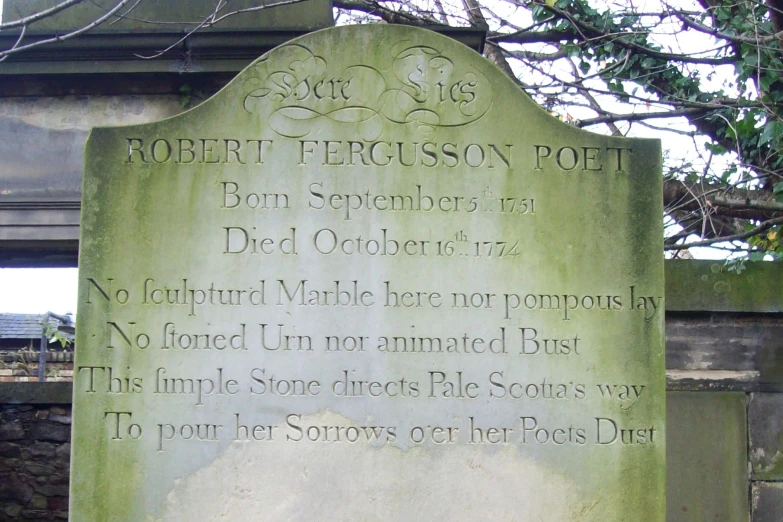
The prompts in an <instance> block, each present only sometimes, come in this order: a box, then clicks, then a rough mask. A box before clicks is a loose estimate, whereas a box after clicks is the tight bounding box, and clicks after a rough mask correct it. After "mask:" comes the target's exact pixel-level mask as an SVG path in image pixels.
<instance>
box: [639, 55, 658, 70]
mask: <svg viewBox="0 0 783 522" xmlns="http://www.w3.org/2000/svg"><path fill="white" fill-rule="evenodd" d="M656 63H657V62H656V61H655V58H650V57H647V58H645V59H644V60H642V67H644V68H646V69H649V68H651V67H653V66H654V65H655V64H656Z"/></svg>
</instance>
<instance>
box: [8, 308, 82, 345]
mask: <svg viewBox="0 0 783 522" xmlns="http://www.w3.org/2000/svg"><path fill="white" fill-rule="evenodd" d="M43 318H44V314H0V339H40V338H41V321H43ZM49 323H50V324H52V325H53V326H55V327H56V326H58V325H59V324H60V322H59V321H58V320H57V319H54V318H50V320H49ZM66 337H72V336H70V335H67V334H66Z"/></svg>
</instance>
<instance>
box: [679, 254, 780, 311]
mask: <svg viewBox="0 0 783 522" xmlns="http://www.w3.org/2000/svg"><path fill="white" fill-rule="evenodd" d="M664 266H665V267H666V310H667V311H670V312H706V311H712V312H772V313H779V312H783V291H781V287H780V281H781V280H783V263H768V262H757V263H747V264H746V265H745V267H744V269H743V270H741V271H740V273H737V272H736V271H731V270H729V268H728V267H727V266H726V264H725V263H724V262H723V261H706V260H698V261H697V260H695V259H678V260H668V261H666V263H664Z"/></svg>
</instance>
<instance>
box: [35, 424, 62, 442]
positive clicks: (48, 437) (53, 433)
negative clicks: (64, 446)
mask: <svg viewBox="0 0 783 522" xmlns="http://www.w3.org/2000/svg"><path fill="white" fill-rule="evenodd" d="M30 436H31V437H32V438H34V439H36V440H45V441H54V442H67V441H69V440H70V438H71V428H70V426H68V425H66V424H55V423H53V422H40V423H37V424H34V425H33V426H32V427H31V428H30Z"/></svg>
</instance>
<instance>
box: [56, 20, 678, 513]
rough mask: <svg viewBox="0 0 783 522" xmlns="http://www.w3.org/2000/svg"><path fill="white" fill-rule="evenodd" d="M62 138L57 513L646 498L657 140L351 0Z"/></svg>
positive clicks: (586, 504) (624, 507) (602, 503)
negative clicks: (378, 20)
mask: <svg viewBox="0 0 783 522" xmlns="http://www.w3.org/2000/svg"><path fill="white" fill-rule="evenodd" d="M85 157H86V162H85V166H86V170H85V179H84V191H83V197H84V200H83V212H82V216H83V222H82V230H83V231H84V235H83V239H82V244H81V248H82V250H81V253H80V264H81V266H80V305H79V306H80V309H79V314H78V315H77V317H78V321H79V324H78V327H77V332H78V335H79V336H80V337H79V339H78V340H77V345H78V346H79V350H78V351H77V354H76V357H77V361H76V366H77V368H76V371H75V374H76V382H75V384H74V390H75V400H76V404H75V416H74V440H73V460H72V463H71V464H72V469H73V474H72V486H73V487H72V490H73V497H72V500H71V516H72V519H74V520H107V519H111V520H113V521H115V520H116V521H117V522H122V521H126V520H166V521H176V520H187V521H190V520H211V519H226V520H240V519H252V520H307V519H313V520H315V519H317V520H349V519H357V520H365V519H377V520H411V521H415V520H524V521H533V520H535V521H539V520H540V521H545V522H567V521H577V520H579V521H581V522H589V521H602V522H603V521H607V520H612V521H614V520H644V521H650V522H652V521H656V522H659V521H662V520H663V517H664V478H665V466H664V457H665V451H664V450H665V446H664V441H663V430H664V414H665V411H664V371H663V370H664V368H663V366H664V364H663V299H662V297H663V296H662V292H663V280H662V276H663V262H662V259H661V256H660V249H661V239H662V230H661V222H660V212H661V201H660V199H661V186H660V184H661V176H660V171H659V167H660V150H659V144H658V143H656V142H654V141H648V140H632V141H626V140H623V139H619V138H612V137H605V136H598V135H592V134H589V133H585V132H583V131H579V130H577V129H575V128H573V127H570V126H568V125H565V124H563V123H562V122H558V121H556V120H554V119H553V118H551V116H550V115H548V114H547V113H546V112H545V111H543V110H541V109H540V108H538V107H537V106H535V104H533V103H532V101H531V100H529V99H528V98H527V97H525V96H524V95H523V93H521V92H520V90H519V89H518V87H516V86H515V85H514V84H513V83H512V82H511V81H510V80H509V79H508V78H507V77H505V76H504V75H503V74H502V73H501V72H500V71H498V70H497V69H495V68H494V67H493V66H491V65H490V64H489V63H488V62H486V61H484V60H482V59H481V58H479V57H478V56H477V55H476V54H475V53H473V52H472V51H470V50H469V49H467V48H465V47H463V46H460V45H459V44H458V43H456V42H453V41H451V40H449V39H446V38H443V37H441V36H438V35H436V34H434V33H430V32H426V31H422V30H420V29H414V28H405V27H392V26H384V27H379V26H377V27H376V26H365V27H346V28H339V29H334V30H327V31H323V32H319V33H314V34H312V35H309V36H307V37H304V38H301V39H298V40H296V41H295V42H293V43H291V44H290V45H286V46H283V47H280V48H278V49H277V50H275V51H273V52H271V53H269V54H268V55H267V56H265V57H263V58H262V59H261V60H259V61H258V62H256V63H255V64H254V65H253V66H251V67H250V68H249V69H247V70H246V71H244V72H243V73H242V74H241V75H240V76H239V77H238V78H237V79H235V80H234V81H233V82H232V83H231V84H230V85H228V86H227V87H226V88H225V89H224V90H223V91H221V92H220V93H219V94H217V95H216V96H215V97H213V98H212V99H210V100H207V101H206V102H204V103H203V104H201V105H200V106H198V107H197V108H195V109H194V110H192V111H189V112H187V113H185V114H182V115H180V116H178V117H175V118H172V119H169V120H166V121H163V122H159V123H154V124H150V125H144V126H132V127H123V128H118V129H109V128H104V129H96V130H93V132H92V133H91V135H90V138H89V139H88V143H87V153H86V156H85ZM598 199H600V200H601V201H602V202H611V204H602V205H596V204H595V201H597V200H598ZM565 203H567V204H565ZM575 224H578V226H575ZM552 238H557V239H556V241H553V240H552ZM607 259H611V263H607V262H606V260H607ZM218 426H219V427H218ZM621 430H622V431H621ZM259 470H265V472H266V473H267V475H266V477H268V479H266V478H265V479H264V480H261V481H260V480H259V478H258V473H259ZM215 477H220V480H217V481H216V480H215ZM240 492H241V493H240ZM95 498H100V499H101V502H100V503H95V502H94V499H95Z"/></svg>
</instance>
